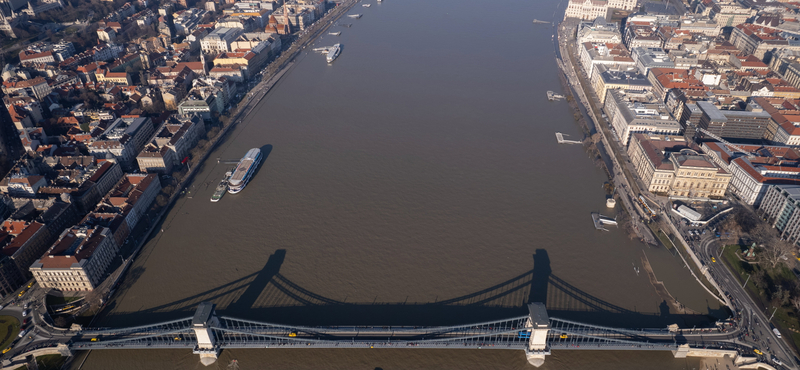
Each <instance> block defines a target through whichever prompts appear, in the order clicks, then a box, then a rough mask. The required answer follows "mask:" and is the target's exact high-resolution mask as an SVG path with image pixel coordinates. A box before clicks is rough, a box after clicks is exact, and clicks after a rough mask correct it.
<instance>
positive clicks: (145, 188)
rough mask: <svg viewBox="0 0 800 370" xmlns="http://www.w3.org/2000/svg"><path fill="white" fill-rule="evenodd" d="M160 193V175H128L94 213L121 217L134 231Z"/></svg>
mask: <svg viewBox="0 0 800 370" xmlns="http://www.w3.org/2000/svg"><path fill="white" fill-rule="evenodd" d="M159 191H161V183H160V182H159V181H158V175H156V174H144V173H128V174H125V176H123V177H122V179H121V180H119V182H117V184H116V185H115V186H114V188H113V189H111V191H109V192H108V194H106V195H105V197H103V200H102V201H100V202H99V203H98V205H97V207H96V208H95V209H94V211H93V213H96V214H118V215H121V216H122V217H123V218H124V219H125V223H126V224H127V225H128V229H129V230H133V229H135V228H136V225H137V224H138V223H139V221H140V220H141V218H142V217H143V216H144V215H146V214H147V210H148V209H150V206H151V205H152V204H153V201H154V200H155V199H156V196H157V195H158V192H159Z"/></svg>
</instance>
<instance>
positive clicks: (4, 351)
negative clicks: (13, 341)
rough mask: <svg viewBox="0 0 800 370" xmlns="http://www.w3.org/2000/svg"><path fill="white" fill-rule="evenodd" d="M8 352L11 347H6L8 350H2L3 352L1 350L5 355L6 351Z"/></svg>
mask: <svg viewBox="0 0 800 370" xmlns="http://www.w3.org/2000/svg"><path fill="white" fill-rule="evenodd" d="M10 350H11V347H8V348H6V349H4V350H3V354H6V353H8V351H10Z"/></svg>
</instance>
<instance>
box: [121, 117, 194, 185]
mask: <svg viewBox="0 0 800 370" xmlns="http://www.w3.org/2000/svg"><path fill="white" fill-rule="evenodd" d="M204 134H205V123H204V122H203V119H202V117H200V115H198V114H192V115H185V116H180V115H171V116H170V117H169V118H167V119H166V120H165V121H164V123H162V124H161V126H160V127H159V128H158V130H156V134H155V136H153V138H152V139H151V140H150V143H148V145H147V146H146V147H145V149H144V150H143V151H142V152H141V153H139V156H138V157H136V160H137V161H138V162H139V169H141V170H142V171H146V172H158V173H171V170H172V167H173V166H176V165H178V164H179V163H180V162H181V161H182V160H183V159H184V158H186V157H188V156H189V151H190V150H191V148H193V147H194V146H195V145H196V144H197V142H198V141H199V140H200V138H201V137H202V136H203V135H204Z"/></svg>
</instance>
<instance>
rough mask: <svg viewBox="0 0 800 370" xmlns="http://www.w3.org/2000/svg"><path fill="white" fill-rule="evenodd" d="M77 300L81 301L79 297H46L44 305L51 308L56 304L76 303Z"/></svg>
mask: <svg viewBox="0 0 800 370" xmlns="http://www.w3.org/2000/svg"><path fill="white" fill-rule="evenodd" d="M79 299H81V297H56V296H52V295H48V296H47V300H46V301H45V303H46V304H47V305H48V306H53V305H57V304H67V303H70V302H73V301H77V300H79Z"/></svg>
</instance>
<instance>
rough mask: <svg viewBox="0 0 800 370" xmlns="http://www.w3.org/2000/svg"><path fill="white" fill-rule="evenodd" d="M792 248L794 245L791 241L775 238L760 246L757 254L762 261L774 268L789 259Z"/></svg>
mask: <svg viewBox="0 0 800 370" xmlns="http://www.w3.org/2000/svg"><path fill="white" fill-rule="evenodd" d="M792 250H794V247H793V246H792V244H791V243H789V242H787V241H785V240H780V239H777V238H775V239H774V240H773V241H772V242H770V243H769V244H764V245H762V246H761V253H759V256H760V257H761V260H762V261H763V262H764V263H766V264H767V265H768V266H769V267H770V268H772V269H774V268H776V267H778V265H780V264H783V263H785V262H786V261H788V260H789V258H790V257H791V255H792Z"/></svg>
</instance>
